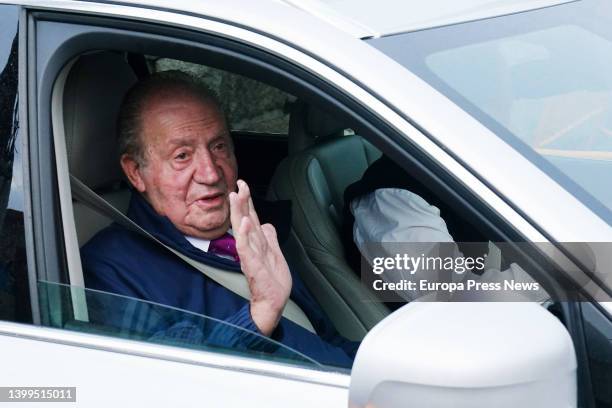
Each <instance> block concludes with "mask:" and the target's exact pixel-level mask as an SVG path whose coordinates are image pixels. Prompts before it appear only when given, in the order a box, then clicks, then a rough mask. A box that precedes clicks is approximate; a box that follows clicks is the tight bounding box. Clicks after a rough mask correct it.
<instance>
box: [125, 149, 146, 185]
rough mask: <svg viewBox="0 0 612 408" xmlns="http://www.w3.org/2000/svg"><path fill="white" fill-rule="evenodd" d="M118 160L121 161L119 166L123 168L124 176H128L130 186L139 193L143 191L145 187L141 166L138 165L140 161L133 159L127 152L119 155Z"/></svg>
mask: <svg viewBox="0 0 612 408" xmlns="http://www.w3.org/2000/svg"><path fill="white" fill-rule="evenodd" d="M119 162H120V163H121V168H122V169H123V172H124V173H125V176H126V177H127V178H128V180H129V181H130V183H131V184H132V186H134V188H135V189H136V190H137V191H138V192H139V193H144V192H145V190H146V188H145V183H144V180H143V179H142V176H141V172H142V168H141V167H140V163H138V161H136V160H134V158H133V157H132V156H130V155H129V154H123V155H121V159H120V160H119Z"/></svg>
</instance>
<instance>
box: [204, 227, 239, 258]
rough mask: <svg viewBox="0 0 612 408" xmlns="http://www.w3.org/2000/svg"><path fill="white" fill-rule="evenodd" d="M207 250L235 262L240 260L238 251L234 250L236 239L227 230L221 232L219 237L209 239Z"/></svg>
mask: <svg viewBox="0 0 612 408" xmlns="http://www.w3.org/2000/svg"><path fill="white" fill-rule="evenodd" d="M208 252H210V253H211V254H215V255H220V256H227V257H229V258H231V259H233V260H234V261H235V262H240V258H239V257H238V251H236V240H235V239H234V237H233V236H231V235H230V233H228V232H226V233H225V234H223V235H222V236H221V237H220V238H217V239H213V240H212V241H210V245H209V246H208Z"/></svg>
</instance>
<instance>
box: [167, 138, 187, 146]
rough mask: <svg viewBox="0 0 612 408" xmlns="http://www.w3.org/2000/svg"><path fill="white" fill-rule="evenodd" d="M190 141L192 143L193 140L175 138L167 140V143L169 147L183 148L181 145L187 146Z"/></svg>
mask: <svg viewBox="0 0 612 408" xmlns="http://www.w3.org/2000/svg"><path fill="white" fill-rule="evenodd" d="M192 141H193V138H190V137H189V138H186V137H176V138H174V139H170V140H168V142H167V143H168V145H169V146H170V147H173V146H183V145H186V144H189V143H190V142H192Z"/></svg>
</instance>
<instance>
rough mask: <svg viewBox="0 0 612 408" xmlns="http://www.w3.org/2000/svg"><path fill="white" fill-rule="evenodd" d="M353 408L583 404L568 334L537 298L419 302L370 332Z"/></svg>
mask: <svg viewBox="0 0 612 408" xmlns="http://www.w3.org/2000/svg"><path fill="white" fill-rule="evenodd" d="M349 401H350V403H349V406H350V407H351V408H361V407H364V408H365V407H377V408H394V407H407V406H411V407H429V408H442V407H453V408H480V407H482V408H485V407H486V408H490V407H496V408H514V407H540V408H548V407H550V408H553V407H555V408H557V407H569V408H571V407H576V404H577V387H576V356H575V352H574V346H573V343H572V340H571V338H570V336H569V333H568V332H567V330H566V329H565V327H564V326H563V325H562V324H561V323H560V322H559V320H557V318H556V317H555V316H553V315H552V314H551V313H549V312H548V311H547V310H546V309H544V308H543V307H542V306H540V305H539V304H537V303H518V302H516V303H493V302H490V303H444V302H439V303H434V302H431V303H425V302H413V303H410V304H408V305H406V306H404V307H402V308H401V309H399V310H397V311H396V312H394V313H393V314H391V315H390V316H388V317H387V318H385V319H384V320H383V321H381V322H380V323H379V324H378V325H377V326H376V327H374V328H373V329H372V330H371V331H370V333H368V335H367V336H366V337H365V339H364V340H363V342H362V343H361V347H360V348H359V351H358V352H357V356H356V358H355V362H354V364H353V369H352V374H351V386H350V391H349Z"/></svg>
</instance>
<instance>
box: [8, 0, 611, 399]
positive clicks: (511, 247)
mask: <svg viewBox="0 0 612 408" xmlns="http://www.w3.org/2000/svg"><path fill="white" fill-rule="evenodd" d="M0 3H1V4H0V226H1V228H0V253H1V254H2V255H1V257H0V319H2V321H0V361H1V362H2V367H3V370H2V374H0V400H1V401H2V402H4V401H6V402H8V403H11V402H12V403H15V404H17V403H18V402H23V401H29V402H33V401H42V400H56V401H58V402H57V403H58V404H60V405H62V406H63V405H66V406H73V405H74V404H75V402H76V404H77V405H78V406H84V407H107V406H128V407H136V406H148V407H157V406H159V407H162V406H164V407H165V406H182V407H188V406H193V407H196V406H197V407H200V406H222V407H233V406H246V405H248V406H266V407H286V406H291V407H301V406H304V407H306V406H321V407H323V406H325V407H342V406H350V407H366V406H367V407H373V406H376V407H400V406H401V407H404V406H423V407H425V406H426V407H451V406H452V407H491V406H495V407H516V406H530V407H577V406H580V407H585V408H590V407H609V406H612V387H611V385H612V306H611V305H612V303H610V302H609V300H610V295H611V294H612V277H611V274H610V271H609V269H610V266H611V265H612V251H610V249H611V248H610V244H609V243H610V242H612V188H611V186H612V183H611V178H612V71H610V69H609V67H610V66H612V31H611V29H610V27H612V5H611V4H610V2H609V1H608V0H576V1H568V0H531V1H525V0H506V1H503V2H501V1H496V0H460V1H445V0H431V1H429V2H422V1H416V0H410V1H396V0H382V1H379V2H366V1H340V0H335V1H331V0H327V1H324V0H321V1H308V0H303V1H295V0H228V1H212V0H200V1H186V0H185V1H181V0H177V1H174V2H167V1H161V0H140V1H138V0H136V1H112V2H103V1H73V0H45V1H36V0H0ZM168 69H179V70H184V71H188V72H190V73H191V74H193V75H195V76H196V77H198V78H199V79H201V80H202V81H204V82H206V83H207V84H208V85H209V86H210V87H211V88H214V89H215V90H216V91H217V93H218V94H219V97H220V99H221V101H222V103H223V104H224V107H225V109H226V111H227V112H228V113H229V116H230V126H231V130H232V134H233V137H234V140H235V145H236V153H237V156H238V160H239V163H240V166H241V167H240V175H241V177H242V178H244V179H245V180H246V181H247V182H249V184H250V185H251V186H252V188H253V191H255V192H258V193H261V194H262V195H263V194H265V195H267V197H268V198H270V199H282V200H291V201H292V211H293V214H292V215H293V221H292V223H293V224H292V229H291V232H290V234H291V240H290V244H288V246H287V248H283V249H284V250H285V252H286V257H287V259H288V260H289V262H290V264H291V267H292V269H293V270H296V271H297V272H298V273H299V274H300V276H301V277H302V279H303V280H304V282H305V284H306V286H307V287H308V288H309V290H310V291H311V292H312V294H313V296H314V297H315V298H316V300H317V301H318V302H319V304H320V306H321V308H322V309H323V310H324V311H325V312H326V313H327V314H328V316H329V317H330V319H331V321H332V322H333V323H334V325H335V326H336V329H337V330H338V331H339V332H340V333H341V334H342V335H344V336H345V337H347V338H349V339H351V340H361V341H362V342H361V345H360V348H359V350H358V352H357V356H356V359H355V362H354V364H353V367H352V369H351V370H347V369H342V368H337V367H329V366H325V365H322V364H320V363H319V362H317V361H315V360H313V359H312V358H310V357H307V356H305V355H303V354H302V353H299V352H297V351H295V350H292V349H290V348H288V347H285V346H283V345H276V346H277V347H278V350H280V351H279V352H277V353H275V354H274V355H268V354H265V353H257V352H248V351H238V350H233V349H232V348H231V347H219V346H218V345H217V346H213V345H210V344H201V345H193V344H187V343H181V342H180V341H179V340H176V339H175V341H173V342H168V341H167V340H165V339H159V338H156V337H155V336H151V335H150V333H147V332H146V331H145V330H144V329H142V327H144V326H146V319H151V318H152V316H154V317H155V318H158V319H159V318H161V319H169V320H173V319H181V318H184V317H185V316H189V317H190V318H191V319H193V320H195V321H198V322H200V323H201V324H202V325H209V326H210V325H213V326H214V325H224V324H225V323H224V322H222V321H217V320H215V319H212V318H210V317H207V316H203V315H198V314H195V313H193V312H188V311H185V310H179V309H176V308H172V307H169V306H166V305H159V304H154V303H151V302H147V301H145V300H141V299H134V298H126V297H122V296H119V295H115V294H112V293H104V292H99V291H93V290H88V289H85V288H84V278H83V271H82V266H81V259H80V253H79V248H80V247H81V246H82V245H83V244H84V243H86V242H87V241H88V240H89V239H90V238H91V237H92V236H93V235H94V234H95V233H96V232H97V231H98V230H100V229H101V228H103V227H104V226H106V225H108V224H109V223H110V222H112V221H117V219H116V218H114V216H113V215H112V214H110V215H109V213H108V211H106V210H104V209H103V208H102V209H101V202H102V201H101V199H102V198H104V199H105V200H106V201H107V202H109V203H111V204H112V205H113V206H114V207H115V208H116V209H118V210H120V211H122V212H123V211H125V207H126V203H127V201H128V200H129V194H130V193H129V190H128V189H127V188H126V186H125V182H124V181H122V179H121V176H120V174H119V172H118V166H117V163H116V160H115V156H114V148H115V139H114V119H115V117H116V114H117V110H118V107H119V103H120V101H121V98H122V96H123V94H124V93H125V90H126V89H127V88H128V87H129V86H130V85H131V84H133V83H134V81H135V80H136V79H137V78H142V77H146V76H148V75H150V74H151V73H152V72H156V71H163V70H168ZM383 154H384V155H386V156H387V157H389V158H391V159H392V160H394V161H395V162H396V163H398V164H400V165H401V166H402V167H403V168H404V170H406V171H407V172H409V173H410V174H412V175H413V176H414V177H416V178H418V179H419V180H421V182H422V183H423V184H424V185H425V186H426V187H427V188H428V189H429V190H430V192H431V194H433V195H434V196H436V197H437V198H438V199H439V200H440V201H441V202H444V203H446V204H447V205H448V206H449V207H452V209H453V211H452V217H457V218H460V219H462V220H464V221H466V225H468V224H469V225H470V228H469V229H470V230H469V231H468V234H467V236H471V237H475V238H478V239H475V240H480V241H483V242H488V241H491V242H498V243H502V244H500V248H502V250H501V252H502V253H501V256H502V257H506V258H507V257H510V255H511V256H512V258H513V259H515V260H517V262H519V263H520V265H521V267H522V268H523V269H524V270H525V272H527V273H528V274H529V275H530V276H531V278H532V279H533V280H535V281H537V282H538V283H539V284H540V285H541V286H542V287H543V288H544V289H545V290H546V292H547V293H548V296H550V300H548V301H546V302H543V303H539V302H482V303H479V302H456V303H447V302H411V303H409V304H406V305H404V306H403V307H401V308H398V309H397V310H395V311H394V312H392V313H391V310H390V309H389V307H388V306H390V305H389V304H385V303H383V302H381V301H379V300H378V298H377V296H376V294H374V293H373V292H372V291H371V290H366V289H365V288H364V285H362V283H361V281H360V279H359V276H358V274H356V273H355V271H354V268H352V267H351V264H350V260H349V259H346V256H345V252H344V251H345V250H344V248H343V245H342V240H343V235H342V225H343V221H344V220H343V217H344V215H343V214H344V212H343V208H344V201H343V194H344V190H345V189H346V187H347V186H348V185H349V184H351V183H353V182H355V181H356V180H358V179H359V178H360V177H361V176H362V175H363V173H364V171H365V170H366V168H367V167H368V166H369V165H370V164H371V163H372V162H374V161H375V160H376V159H377V158H378V157H380V156H381V155H383ZM71 179H72V182H71ZM79 181H80V182H82V183H83V184H85V185H86V186H88V187H89V188H91V189H92V190H94V191H95V193H96V194H94V195H93V197H92V196H89V197H88V196H87V195H83V191H81V192H80V193H79V187H78V186H79V185H80V184H79ZM111 213H112V211H111ZM443 216H444V214H443ZM514 243H516V244H514ZM160 250H161V249H160ZM510 253H511V254H510ZM357 272H359V271H357ZM99 299H106V300H108V299H112V300H111V301H112V302H116V304H118V305H122V306H123V307H124V308H125V313H126V315H129V316H130V317H131V318H132V319H133V318H134V316H141V317H142V319H143V320H142V327H138V325H136V326H131V327H120V328H116V327H115V328H110V327H104V326H100V325H97V324H94V323H93V322H92V321H91V319H90V316H91V315H92V314H94V313H95V312H96V311H95V310H94V309H93V308H94V305H95V304H97V303H96V300H99ZM391 306H393V305H391ZM138 313H140V314H141V315H138ZM235 330H239V328H236V329H235ZM253 335H255V334H253ZM263 341H269V342H271V343H272V342H273V340H270V339H264V340H263ZM2 387H5V388H2ZM44 387H72V388H67V389H63V390H61V392H60V390H55V391H56V392H55V393H54V392H53V390H50V389H45V388H44ZM17 406H21V405H17Z"/></svg>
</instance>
